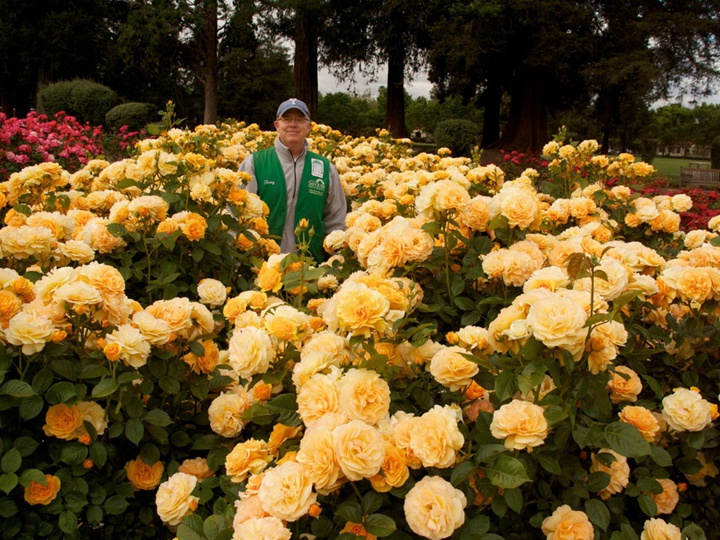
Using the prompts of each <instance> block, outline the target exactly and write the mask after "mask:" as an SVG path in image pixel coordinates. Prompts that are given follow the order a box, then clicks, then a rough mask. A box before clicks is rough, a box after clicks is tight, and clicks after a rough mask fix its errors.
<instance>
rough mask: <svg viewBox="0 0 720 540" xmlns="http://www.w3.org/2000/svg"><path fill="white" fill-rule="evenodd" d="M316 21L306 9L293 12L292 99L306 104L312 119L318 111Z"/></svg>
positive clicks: (315, 16)
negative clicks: (293, 76)
mask: <svg viewBox="0 0 720 540" xmlns="http://www.w3.org/2000/svg"><path fill="white" fill-rule="evenodd" d="M317 19H318V17H317V14H316V13H314V12H313V11H312V10H309V9H307V8H304V7H298V8H297V10H296V11H295V58H294V64H295V66H294V70H295V96H294V97H296V98H299V99H301V100H303V101H304V102H305V103H306V104H307V106H308V108H309V109H310V116H311V117H312V118H317V109H318V45H317V37H318V31H317ZM288 97H289V96H288Z"/></svg>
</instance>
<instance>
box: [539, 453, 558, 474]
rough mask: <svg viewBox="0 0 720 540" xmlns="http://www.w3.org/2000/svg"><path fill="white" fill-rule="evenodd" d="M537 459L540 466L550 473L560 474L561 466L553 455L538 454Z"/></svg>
mask: <svg viewBox="0 0 720 540" xmlns="http://www.w3.org/2000/svg"><path fill="white" fill-rule="evenodd" d="M537 461H538V463H539V464H540V466H541V467H542V468H543V469H545V470H546V471H547V472H549V473H552V474H558V475H559V474H562V467H560V463H559V462H558V460H557V458H556V457H555V456H551V455H550V454H538V455H537Z"/></svg>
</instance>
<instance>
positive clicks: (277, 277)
mask: <svg viewBox="0 0 720 540" xmlns="http://www.w3.org/2000/svg"><path fill="white" fill-rule="evenodd" d="M281 260H282V257H281V256H279V255H271V256H270V258H269V259H268V260H267V261H264V262H263V263H262V266H261V267H260V271H259V272H258V276H257V279H256V280H255V283H256V284H257V286H258V287H259V288H260V290H261V291H262V292H268V291H272V292H274V293H275V292H278V291H279V290H280V289H282V271H281V270H280V261H281Z"/></svg>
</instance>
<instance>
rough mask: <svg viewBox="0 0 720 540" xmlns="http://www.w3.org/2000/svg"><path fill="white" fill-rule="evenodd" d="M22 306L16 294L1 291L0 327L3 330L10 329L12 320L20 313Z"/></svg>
mask: <svg viewBox="0 0 720 540" xmlns="http://www.w3.org/2000/svg"><path fill="white" fill-rule="evenodd" d="M22 305H23V303H22V300H20V298H18V296H17V295H16V294H15V293H13V292H11V291H8V290H0V325H1V326H2V327H3V328H7V327H8V324H9V322H10V319H12V318H13V317H14V316H15V315H17V314H18V313H19V312H20V309H21V308H22Z"/></svg>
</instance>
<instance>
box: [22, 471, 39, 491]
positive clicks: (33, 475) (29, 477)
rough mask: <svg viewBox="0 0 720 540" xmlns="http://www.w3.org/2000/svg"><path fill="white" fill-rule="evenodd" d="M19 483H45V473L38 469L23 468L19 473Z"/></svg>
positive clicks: (25, 484) (25, 485)
mask: <svg viewBox="0 0 720 540" xmlns="http://www.w3.org/2000/svg"><path fill="white" fill-rule="evenodd" d="M19 481H20V485H21V486H24V487H28V486H29V485H30V482H37V483H38V484H44V483H45V473H44V472H42V471H41V470H40V469H25V470H24V471H23V472H22V474H21V475H20V480H19Z"/></svg>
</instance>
